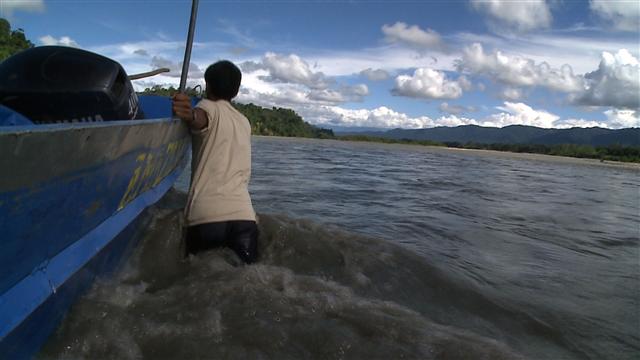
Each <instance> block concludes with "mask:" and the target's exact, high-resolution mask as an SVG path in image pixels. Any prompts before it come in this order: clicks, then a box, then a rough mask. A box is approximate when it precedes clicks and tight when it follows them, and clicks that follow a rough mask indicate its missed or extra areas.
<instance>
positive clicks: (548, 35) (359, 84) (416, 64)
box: [0, 0, 640, 128]
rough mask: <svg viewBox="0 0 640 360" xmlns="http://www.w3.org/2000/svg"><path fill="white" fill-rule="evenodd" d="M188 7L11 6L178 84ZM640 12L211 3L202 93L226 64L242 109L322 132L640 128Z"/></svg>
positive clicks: (479, 5)
mask: <svg viewBox="0 0 640 360" xmlns="http://www.w3.org/2000/svg"><path fill="white" fill-rule="evenodd" d="M189 12H190V1H179V0H173V1H170V0H150V1H135V0H132V1H108V0H98V1H71V0H58V1H56V0H0V16H2V17H5V18H7V19H9V21H10V22H11V23H12V26H13V27H19V28H23V29H24V31H25V33H26V35H27V37H28V38H29V39H31V40H32V41H33V42H34V43H36V44H37V45H53V44H59V45H66V46H76V47H80V48H83V49H87V50H90V51H93V52H97V53H99V54H102V55H105V56H108V57H111V58H113V59H115V60H117V61H119V62H120V63H121V64H122V65H123V66H124V68H125V69H126V70H127V72H128V73H136V72H143V71H148V70H150V69H153V68H157V67H169V68H171V69H173V71H172V72H171V73H168V74H167V75H166V76H157V77H154V78H152V79H145V80H138V81H136V82H135V84H136V87H137V88H138V89H143V88H144V87H147V86H151V85H154V84H163V85H169V84H173V85H177V84H178V82H179V69H180V66H181V65H180V62H181V59H182V56H183V54H184V39H185V37H186V31H187V26H188V20H189V19H188V18H189ZM639 34H640V3H639V2H638V1H637V0H631V1H601V0H591V1H587V0H584V1H575V0H549V1H544V0H538V1H536V0H520V1H513V0H511V1H499V0H493V1H476V0H456V1H428V0H424V1H415V0H410V1H402V0H399V1H392V0H386V1H385V0H381V1H364V0H362V1H357V0H356V1H337V0H336V1H295V0H279V1H278V0H276V1H260V0H247V1H242V0H238V1H216V0H209V1H207V0H201V1H200V11H199V14H198V23H197V27H196V34H195V44H194V49H193V54H192V62H193V64H191V67H190V68H191V70H190V73H189V75H190V80H189V83H190V84H196V83H202V82H203V80H202V76H203V72H204V70H205V69H206V67H207V66H208V65H209V64H211V63H212V62H215V61H216V60H220V59H228V60H231V61H233V62H235V63H236V64H238V65H239V66H240V67H241V69H242V70H243V83H242V87H241V93H240V95H239V97H238V101H240V102H245V103H247V102H253V103H256V104H259V105H263V106H269V107H271V106H277V107H288V108H293V109H294V110H296V111H297V112H298V113H299V114H301V115H302V116H303V117H304V118H305V120H306V121H308V122H310V123H313V124H317V125H321V126H324V127H331V128H341V127H360V128H396V127H401V128H423V127H434V126H457V125H464V124H477V125H482V126H497V127H502V126H507V125H512V124H524V125H533V126H539V127H549V128H551V127H552V128H567V127H573V126H581V127H591V126H601V127H607V128H625V127H638V126H640V119H639V117H638V116H639V114H640V75H639V70H640V64H639V62H638V59H639V58H640V56H639V51H640V50H639V41H640V38H639V36H640V35H639Z"/></svg>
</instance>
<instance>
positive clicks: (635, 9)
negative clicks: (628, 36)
mask: <svg viewBox="0 0 640 360" xmlns="http://www.w3.org/2000/svg"><path fill="white" fill-rule="evenodd" d="M589 7H590V8H591V11H593V12H594V13H595V14H596V15H597V16H598V17H600V18H601V19H602V20H604V21H605V22H606V23H608V24H609V25H610V26H611V27H613V28H614V29H616V30H621V31H632V32H636V33H637V32H638V31H640V4H638V2H637V1H636V0H591V1H589Z"/></svg>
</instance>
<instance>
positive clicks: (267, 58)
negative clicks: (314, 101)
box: [241, 52, 331, 89]
mask: <svg viewBox="0 0 640 360" xmlns="http://www.w3.org/2000/svg"><path fill="white" fill-rule="evenodd" d="M241 67H242V69H243V70H245V71H249V72H251V71H256V70H260V69H262V70H267V71H268V72H269V75H267V76H265V80H267V81H273V82H284V83H293V84H302V85H305V86H308V87H310V88H312V89H326V88H328V87H329V85H330V84H331V81H330V80H329V79H328V78H327V77H326V76H325V75H324V74H323V73H322V72H313V71H312V70H311V67H309V64H308V63H307V62H306V61H304V60H303V59H302V58H300V57H299V56H298V55H295V54H290V55H280V54H275V53H272V52H268V53H266V54H265V55H264V57H263V58H262V59H261V61H260V62H253V61H247V62H244V63H242V64H241Z"/></svg>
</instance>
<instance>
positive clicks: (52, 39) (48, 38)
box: [38, 35, 80, 48]
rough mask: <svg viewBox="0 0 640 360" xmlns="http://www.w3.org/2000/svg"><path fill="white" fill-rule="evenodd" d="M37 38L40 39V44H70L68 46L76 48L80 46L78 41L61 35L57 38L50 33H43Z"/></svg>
mask: <svg viewBox="0 0 640 360" xmlns="http://www.w3.org/2000/svg"><path fill="white" fill-rule="evenodd" d="M38 40H40V44H42V45H59V46H70V47H76V48H79V47H80V45H78V43H77V42H76V41H75V40H73V39H72V38H70V37H68V36H62V37H60V38H59V39H58V38H55V37H53V36H51V35H45V36H42V37H41V38H39V39H38Z"/></svg>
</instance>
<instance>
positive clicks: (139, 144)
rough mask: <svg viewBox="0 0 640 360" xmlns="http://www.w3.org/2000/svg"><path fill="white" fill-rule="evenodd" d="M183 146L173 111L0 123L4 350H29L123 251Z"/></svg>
mask: <svg viewBox="0 0 640 360" xmlns="http://www.w3.org/2000/svg"><path fill="white" fill-rule="evenodd" d="M188 148H189V136H188V133H187V131H186V129H185V128H184V126H183V125H181V124H180V123H179V122H178V121H173V120H170V119H159V120H145V121H118V122H111V123H100V124H87V125H80V126H79V125H76V124H74V125H40V126H26V127H11V128H0V169H2V171H3V173H4V174H3V175H2V176H0V249H1V251H0V294H1V295H0V358H4V357H10V358H28V357H30V356H32V355H33V354H34V353H35V352H36V351H37V350H38V349H39V347H40V346H41V345H42V343H43V342H44V341H45V340H46V338H47V337H48V335H49V333H50V332H51V331H52V330H53V329H55V327H56V326H57V324H58V323H59V321H60V320H61V318H62V317H63V315H64V313H65V311H66V309H67V308H68V307H69V306H70V305H71V304H72V303H73V301H74V300H75V298H76V297H77V296H78V295H79V294H81V293H82V292H83V291H84V289H86V288H87V287H88V286H89V284H90V283H91V282H92V280H93V279H94V278H95V276H96V275H98V274H100V273H101V272H103V271H108V270H110V269H113V268H114V266H115V265H116V264H117V263H118V262H119V261H121V260H122V254H123V253H125V252H126V251H125V249H127V248H128V246H127V244H129V241H130V239H131V238H132V237H131V234H133V233H134V232H135V229H136V227H135V224H136V222H139V221H141V220H140V214H141V213H142V212H143V211H144V209H145V208H147V207H148V206H149V205H151V204H153V203H154V202H155V201H157V200H158V199H160V198H161V197H162V195H164V193H165V192H166V191H167V190H168V189H169V188H170V187H171V185H172V184H173V182H174V181H175V179H176V178H177V176H178V175H179V174H180V171H181V169H182V168H183V166H184V164H185V162H186V156H185V155H186V153H187V149H188ZM132 224H133V225H132Z"/></svg>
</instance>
